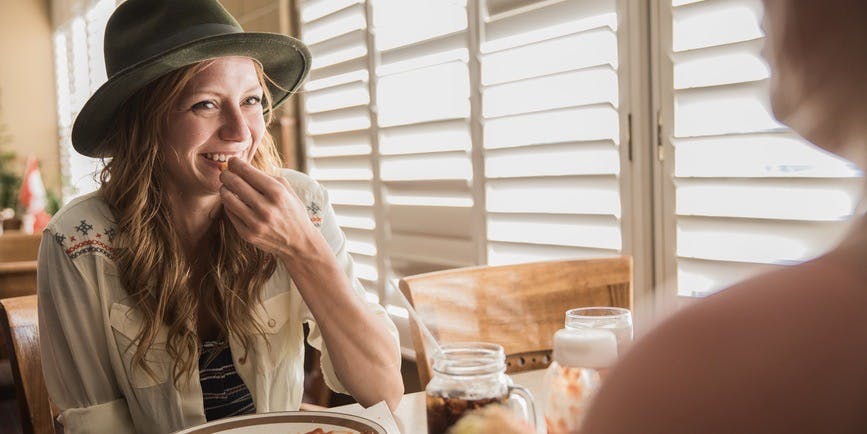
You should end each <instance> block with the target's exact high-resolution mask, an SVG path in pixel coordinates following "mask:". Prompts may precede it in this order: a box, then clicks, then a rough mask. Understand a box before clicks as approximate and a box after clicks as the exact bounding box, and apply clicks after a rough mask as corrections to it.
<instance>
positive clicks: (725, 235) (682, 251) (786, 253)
mask: <svg viewBox="0 0 867 434" xmlns="http://www.w3.org/2000/svg"><path fill="white" fill-rule="evenodd" d="M816 250H817V249H815V248H814V249H811V248H810V246H808V245H807V243H806V241H805V240H803V239H801V238H800V237H798V236H787V235H785V234H774V233H767V232H765V233H762V232H753V231H737V230H710V229H706V230H683V229H682V228H681V227H680V225H679V226H678V229H677V254H678V256H683V257H690V258H703V259H714V260H721V261H741V262H759V263H765V264H785V263H794V262H800V261H804V260H806V259H810V258H811V257H812V256H814V255H816V254H818V252H817V251H816Z"/></svg>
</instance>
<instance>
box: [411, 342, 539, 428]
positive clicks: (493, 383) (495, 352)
mask: <svg viewBox="0 0 867 434" xmlns="http://www.w3.org/2000/svg"><path fill="white" fill-rule="evenodd" d="M433 358H434V361H433V377H432V378H431V381H430V383H428V385H427V387H426V388H425V392H426V394H427V432H428V434H443V433H445V432H446V431H447V430H448V429H449V427H451V426H452V425H454V424H455V423H456V422H457V421H458V419H460V418H461V417H462V416H463V415H464V414H465V413H467V412H469V411H471V410H475V409H478V408H482V407H485V406H487V405H506V406H509V407H511V408H513V409H515V410H516V411H518V410H519V411H520V412H521V413H522V417H523V418H524V419H525V420H526V421H527V422H529V423H530V424H531V425H532V426H533V427H534V428H535V426H536V420H535V419H536V410H535V407H534V404H533V397H532V395H531V394H530V392H529V391H528V390H527V389H524V388H523V387H521V386H516V385H514V384H513V383H512V379H511V378H509V376H508V375H506V356H505V353H504V351H503V347H502V346H500V345H497V344H490V343H484V342H462V343H449V344H444V345H442V346H441V347H440V348H439V349H437V350H436V351H435V352H434V356H433Z"/></svg>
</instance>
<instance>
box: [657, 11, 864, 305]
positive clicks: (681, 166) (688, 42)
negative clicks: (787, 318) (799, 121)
mask: <svg viewBox="0 0 867 434" xmlns="http://www.w3.org/2000/svg"><path fill="white" fill-rule="evenodd" d="M761 17H762V8H761V2H760V1H759V0H705V1H689V0H675V1H673V2H672V11H671V18H672V20H671V21H672V28H671V30H672V33H671V46H670V47H668V48H667V49H666V50H668V51H669V52H670V54H671V63H672V64H671V68H672V69H673V80H672V81H673V86H672V83H669V84H668V88H667V90H668V92H669V94H668V101H667V102H668V103H669V104H672V106H671V107H669V111H668V115H669V116H672V115H673V129H670V130H665V131H666V133H667V134H668V136H669V137H670V140H671V144H672V146H673V148H672V149H673V150H674V160H675V162H674V165H673V167H671V166H669V167H668V170H669V172H668V173H672V172H671V171H673V174H674V188H673V190H674V192H675V204H676V205H675V206H674V209H669V210H668V212H673V213H674V214H675V215H674V218H673V219H672V220H673V221H674V222H676V253H675V254H676V270H677V287H678V291H677V292H678V294H679V295H681V296H702V295H706V294H708V293H711V292H713V291H715V290H717V289H720V288H722V287H724V286H727V285H730V284H731V283H734V282H736V281H738V280H741V279H743V278H744V277H747V276H749V275H750V274H752V273H755V272H757V271H761V270H767V269H770V268H774V267H777V266H781V265H786V264H793V263H797V262H800V261H803V260H806V259H809V258H811V257H814V256H816V255H818V254H820V253H821V252H823V251H824V250H825V249H827V248H829V247H830V246H832V245H833V243H834V242H835V240H836V239H838V237H839V236H840V234H841V231H842V230H844V229H845V224H844V223H843V220H845V219H846V218H848V217H849V216H850V215H851V213H852V211H853V208H854V206H855V205H856V200H857V197H858V188H859V185H860V183H861V181H860V180H859V179H857V178H858V177H859V176H860V173H859V172H858V171H857V169H856V168H855V167H854V166H853V165H852V164H850V163H848V162H846V161H844V160H842V159H840V158H838V157H835V156H832V155H830V154H828V153H825V152H823V151H821V150H819V149H817V148H815V147H813V146H811V145H809V144H808V143H806V142H805V141H804V140H803V139H800V138H798V136H797V135H796V134H794V133H793V132H792V131H790V130H788V129H787V128H786V127H784V126H783V125H782V124H780V123H778V122H777V121H776V120H775V119H774V118H773V115H772V113H771V109H770V103H769V99H768V96H767V95H768V76H769V70H768V67H767V65H766V63H765V62H764V60H763V59H762V58H761V55H760V50H761V46H762V43H763V37H764V36H763V33H762V30H761V28H760V23H761ZM663 52H665V51H663ZM664 91H665V89H664ZM662 121H663V123H665V116H663V119H662ZM666 164H669V165H670V162H669V161H666ZM669 236H671V235H669Z"/></svg>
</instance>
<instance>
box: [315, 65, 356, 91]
mask: <svg viewBox="0 0 867 434" xmlns="http://www.w3.org/2000/svg"><path fill="white" fill-rule="evenodd" d="M315 76H316V73H315V72H314V73H313V74H311V77H310V78H311V79H310V80H308V81H307V82H305V83H304V91H306V92H312V91H315V90H319V89H323V88H326V87H331V86H337V85H341V84H346V83H351V82H353V81H361V82H364V83H365V84H366V83H367V78H368V74H367V71H366V70H357V71H350V72H346V73H343V74H337V75H331V76H328V77H324V78H315Z"/></svg>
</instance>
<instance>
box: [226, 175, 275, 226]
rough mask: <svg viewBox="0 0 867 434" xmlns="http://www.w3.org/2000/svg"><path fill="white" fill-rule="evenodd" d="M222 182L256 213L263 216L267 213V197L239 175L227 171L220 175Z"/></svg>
mask: <svg viewBox="0 0 867 434" xmlns="http://www.w3.org/2000/svg"><path fill="white" fill-rule="evenodd" d="M220 181H221V182H222V183H223V187H225V188H226V189H228V190H229V191H230V192H232V193H234V195H235V196H237V198H239V199H240V200H241V201H242V202H244V204H246V205H247V206H248V207H250V208H251V209H253V210H254V211H256V212H258V213H259V214H262V215H264V214H265V213H266V212H267V210H266V209H265V197H263V196H262V194H261V193H259V192H258V191H257V190H256V189H254V188H253V187H252V186H251V185H250V184H248V183H247V182H245V181H244V180H243V179H242V178H241V177H240V176H238V175H237V174H235V173H233V172H232V171H230V170H227V171H225V172H223V173H221V174H220Z"/></svg>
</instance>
